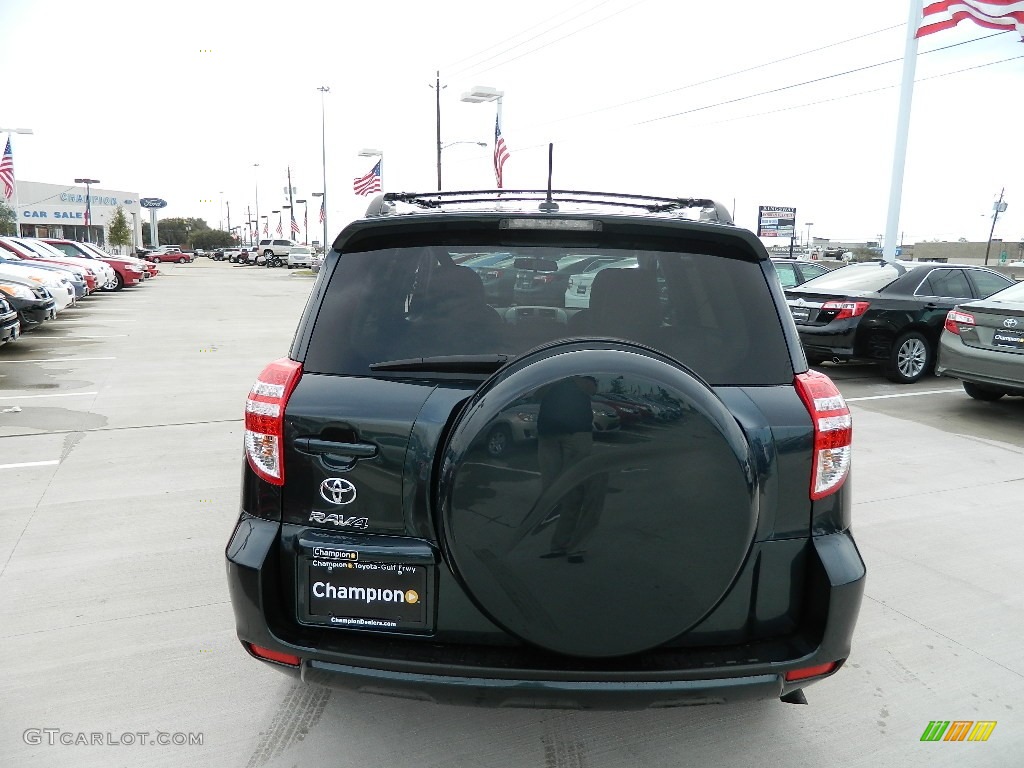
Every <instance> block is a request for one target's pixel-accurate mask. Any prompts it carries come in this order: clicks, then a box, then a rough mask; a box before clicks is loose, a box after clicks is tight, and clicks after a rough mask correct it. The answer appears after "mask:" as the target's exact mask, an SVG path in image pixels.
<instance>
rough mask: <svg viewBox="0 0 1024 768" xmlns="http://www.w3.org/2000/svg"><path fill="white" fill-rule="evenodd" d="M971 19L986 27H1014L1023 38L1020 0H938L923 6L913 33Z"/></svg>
mask: <svg viewBox="0 0 1024 768" xmlns="http://www.w3.org/2000/svg"><path fill="white" fill-rule="evenodd" d="M961 21H973V22H974V23H975V24H977V25H979V26H982V27H986V28H987V29H998V30H1001V31H1003V32H1006V31H1010V30H1013V31H1016V32H1017V33H1018V34H1020V36H1021V39H1024V0H939V2H935V3H928V5H926V6H925V7H924V20H923V21H922V22H921V26H920V27H919V28H918V30H917V37H924V36H925V35H930V34H932V33H934V32H941V31H942V30H944V29H949V28H950V27H955V26H956V25H957V24H959V23H960V22H961Z"/></svg>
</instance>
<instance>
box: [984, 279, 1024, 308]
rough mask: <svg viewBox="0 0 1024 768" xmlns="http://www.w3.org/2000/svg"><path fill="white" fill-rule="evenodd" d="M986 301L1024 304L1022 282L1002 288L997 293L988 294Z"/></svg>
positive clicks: (1023, 285)
mask: <svg viewBox="0 0 1024 768" xmlns="http://www.w3.org/2000/svg"><path fill="white" fill-rule="evenodd" d="M988 301H999V302H1007V303H1010V302H1020V303H1022V304H1024V283H1017V284H1016V285H1011V286H1010V287H1009V288H1004V289H1003V290H1001V291H1000V292H999V293H996V294H994V295H992V296H990V297H989V298H988Z"/></svg>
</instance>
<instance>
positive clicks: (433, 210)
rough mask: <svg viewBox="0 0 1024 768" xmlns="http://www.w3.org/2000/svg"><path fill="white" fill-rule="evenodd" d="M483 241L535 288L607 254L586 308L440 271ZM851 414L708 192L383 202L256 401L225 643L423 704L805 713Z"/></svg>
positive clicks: (839, 561)
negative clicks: (811, 362)
mask: <svg viewBox="0 0 1024 768" xmlns="http://www.w3.org/2000/svg"><path fill="white" fill-rule="evenodd" d="M485 253H511V254H514V255H515V260H514V268H515V269H516V270H519V271H520V272H521V273H526V274H527V275H531V274H532V279H534V280H535V281H543V280H545V279H546V277H547V276H548V275H551V274H553V272H554V271H555V270H556V269H557V262H558V260H559V259H561V258H562V257H565V256H571V255H575V254H586V255H588V256H593V255H596V256H602V257H614V258H611V259H607V263H608V265H607V266H605V267H603V268H601V269H600V270H599V271H598V272H597V274H596V276H595V278H594V281H593V284H592V287H591V294H590V299H589V306H586V307H572V308H565V307H564V306H563V307H559V306H543V307H540V306H521V305H514V304H513V305H511V306H492V305H489V304H488V303H487V300H486V297H485V294H484V290H483V286H482V283H481V278H480V276H479V274H478V273H477V272H475V271H474V270H472V269H471V268H469V267H464V266H460V262H461V261H462V260H464V259H465V258H467V256H466V255H467V254H485ZM520 277H522V274H520ZM851 434H852V432H851V422H850V413H849V411H848V409H847V407H846V403H845V401H844V400H843V398H842V396H841V395H840V393H839V391H838V390H837V389H836V388H835V386H834V385H833V384H832V382H831V381H830V380H829V379H828V378H827V377H826V376H823V375H821V374H818V373H815V372H812V371H809V370H808V367H807V362H806V360H805V359H804V355H803V352H802V350H801V346H800V341H799V338H798V337H797V333H796V328H795V326H794V324H793V319H792V316H791V315H790V312H789V310H788V307H787V306H786V300H785V297H784V296H783V293H782V289H781V287H780V285H779V281H778V278H777V276H776V274H775V272H774V270H773V269H772V266H771V262H770V261H769V258H768V254H767V252H766V251H765V249H764V247H763V246H762V244H761V243H760V241H759V240H758V239H757V238H756V237H755V236H754V235H753V234H752V233H750V232H747V231H745V230H742V229H739V228H736V227H735V226H733V225H732V223H731V221H729V219H728V214H727V213H726V212H725V210H724V209H723V208H722V207H721V206H720V205H716V204H715V203H713V202H712V201H709V200H691V199H664V198H649V197H641V196H631V195H599V194H595V193H583V192H553V193H552V192H550V191H546V192H516V191H507V190H506V191H503V192H502V193H501V194H500V196H499V195H498V193H493V192H492V193H443V194H442V193H431V194H426V195H414V194H388V195H384V196H383V197H382V198H378V199H377V200H375V201H374V203H373V204H372V205H371V208H370V211H369V212H368V214H367V216H366V217H365V218H363V219H361V220H359V221H356V222H354V223H353V224H351V225H349V226H348V227H346V228H345V229H344V231H342V232H341V234H340V235H339V236H338V237H337V239H336V240H335V241H334V244H333V248H332V250H331V251H330V252H329V254H328V255H327V257H326V260H325V262H324V265H323V269H322V270H321V271H320V273H319V275H318V277H317V280H316V283H315V284H314V286H313V290H312V293H311V295H310V298H309V302H308V304H307V306H306V309H305V312H304V314H303V316H302V319H301V321H300V323H299V327H298V330H297V332H296V334H295V339H294V341H293V343H292V347H291V350H290V351H289V354H288V356H287V357H286V358H282V359H280V360H277V361H276V362H273V363H270V364H269V365H268V366H267V367H266V369H265V370H264V371H263V373H262V374H261V375H260V376H259V379H258V380H257V381H256V383H255V384H254V385H253V388H252V390H251V392H250V393H249V396H248V400H247V403H246V413H245V461H244V465H243V468H242V472H243V477H242V496H241V516H240V518H239V520H238V524H237V526H236V528H235V530H234V532H233V534H232V536H231V539H230V541H229V543H228V546H227V553H226V554H227V572H228V582H229V585H230V592H231V600H232V603H233V606H234V612H235V618H236V623H237V631H238V637H239V639H240V640H241V642H242V645H243V647H244V648H245V649H246V651H247V652H249V653H250V654H251V655H252V656H254V657H255V658H258V659H261V660H262V661H265V662H267V663H270V664H272V665H274V666H276V667H277V668H279V669H281V670H283V671H287V672H291V673H292V674H295V675H299V676H301V678H302V679H303V680H305V681H308V682H311V683H319V684H324V685H334V686H342V687H347V688H353V689H357V690H362V691H367V692H373V693H379V694H388V695H394V696H401V697H409V698H422V699H427V700H435V701H448V702H462V703H470V704H482V705H483V704H489V705H496V706H521V707H578V708H605V709H629V708H641V707H647V706H673V705H688V704H695V703H704V702H707V703H711V702H722V701H730V700H738V699H745V698H776V699H778V698H781V699H783V700H784V701H802V700H804V699H803V694H802V692H801V689H803V688H805V687H806V686H807V685H809V684H810V683H813V682H816V681H818V680H821V679H822V678H824V677H827V676H829V675H831V674H833V673H834V672H836V670H838V668H839V667H840V666H842V664H843V662H844V661H845V659H846V658H847V657H848V655H849V653H850V644H851V638H852V635H853V630H854V624H855V622H856V618H857V613H858V610H859V606H860V601H861V595H862V592H863V588H864V576H865V569H864V564H863V562H862V561H861V558H860V555H859V553H858V551H857V547H856V544H855V543H854V539H853V536H852V534H851V531H850V478H849V474H850V443H851ZM497 435H500V436H501V437H503V438H504V439H505V440H506V441H507V443H506V444H507V445H510V446H511V448H510V449H509V450H507V451H502V452H500V454H499V455H498V456H495V455H494V451H492V450H488V448H489V446H493V444H494V441H495V439H496V436H497Z"/></svg>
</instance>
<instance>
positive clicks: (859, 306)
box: [821, 301, 871, 320]
mask: <svg viewBox="0 0 1024 768" xmlns="http://www.w3.org/2000/svg"><path fill="white" fill-rule="evenodd" d="M870 306H871V302H868V301H826V302H825V303H824V304H822V305H821V311H822V312H838V313H839V314H838V315H836V316H835V317H833V318H832V319H833V320H845V319H846V318H848V317H860V316H861V315H863V314H864V313H865V312H867V311H868V307H870Z"/></svg>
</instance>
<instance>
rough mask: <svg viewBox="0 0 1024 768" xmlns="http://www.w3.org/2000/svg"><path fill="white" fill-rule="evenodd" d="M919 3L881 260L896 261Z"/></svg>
mask: <svg viewBox="0 0 1024 768" xmlns="http://www.w3.org/2000/svg"><path fill="white" fill-rule="evenodd" d="M921 18H922V0H910V12H909V15H908V17H907V45H906V48H905V49H904V52H903V83H902V85H901V86H900V111H899V116H898V117H897V118H896V146H895V148H894V150H893V158H892V182H891V184H890V186H889V213H888V217H887V218H886V224H885V241H884V243H883V246H882V258H883V259H884V260H885V261H892V260H894V259H895V258H896V237H897V234H898V232H899V228H900V203H901V202H902V198H903V172H904V170H905V168H906V164H907V139H908V136H909V134H910V106H911V102H912V101H913V99H914V74H915V72H916V71H917V29H918V27H919V26H920V24H921Z"/></svg>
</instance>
